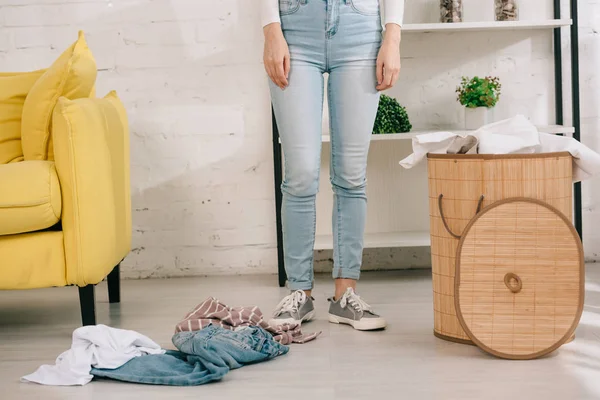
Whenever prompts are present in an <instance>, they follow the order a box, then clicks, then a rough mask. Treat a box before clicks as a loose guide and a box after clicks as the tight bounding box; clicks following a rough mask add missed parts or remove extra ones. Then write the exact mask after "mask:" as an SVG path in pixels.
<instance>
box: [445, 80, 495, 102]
mask: <svg viewBox="0 0 600 400" xmlns="http://www.w3.org/2000/svg"><path fill="white" fill-rule="evenodd" d="M501 89H502V85H501V84H500V78H498V77H491V76H486V77H485V78H480V77H478V76H475V77H473V78H467V77H466V76H463V77H462V80H461V82H460V86H459V87H457V88H456V93H457V94H458V101H459V102H460V104H462V105H463V106H465V107H467V108H477V107H487V108H491V107H494V106H495V105H496V103H498V100H500V91H501Z"/></svg>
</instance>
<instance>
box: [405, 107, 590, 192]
mask: <svg viewBox="0 0 600 400" xmlns="http://www.w3.org/2000/svg"><path fill="white" fill-rule="evenodd" d="M473 137H474V138H475V139H476V141H477V142H478V146H476V147H477V149H476V150H477V151H476V153H479V154H524V153H525V154H526V153H552V152H560V151H567V152H569V153H571V155H572V156H573V182H579V181H582V180H584V179H588V178H591V177H592V176H595V175H598V174H600V154H598V153H596V152H595V151H592V150H591V149H590V148H588V147H587V146H585V145H584V144H582V143H580V142H578V141H577V140H575V139H573V138H570V137H565V136H558V135H551V134H547V133H539V132H538V130H537V128H536V127H535V126H534V125H533V124H532V123H531V122H529V121H528V120H527V118H525V117H524V116H522V115H517V116H516V117H514V118H510V119H507V120H504V121H499V122H495V123H493V124H490V125H486V126H483V127H481V128H480V129H478V130H476V131H474V132H472V133H469V134H466V133H454V132H435V133H427V134H423V135H419V136H416V137H415V138H414V139H413V142H412V145H413V154H411V155H410V156H408V157H406V158H405V159H404V160H402V161H400V165H401V166H402V167H404V168H406V169H410V168H412V167H414V166H415V165H417V164H419V163H420V162H421V161H423V159H425V158H426V157H427V154H428V153H431V154H452V153H454V151H453V149H456V146H457V143H463V142H465V141H468V140H472V138H473ZM459 147H460V146H459ZM474 150H475V149H474V148H471V149H469V151H468V152H466V153H464V154H473V153H475V151H474Z"/></svg>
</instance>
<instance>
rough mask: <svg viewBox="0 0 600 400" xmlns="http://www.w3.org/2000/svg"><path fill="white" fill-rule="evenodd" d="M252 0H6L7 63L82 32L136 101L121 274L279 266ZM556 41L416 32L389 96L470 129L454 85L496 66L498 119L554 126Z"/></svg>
mask: <svg viewBox="0 0 600 400" xmlns="http://www.w3.org/2000/svg"><path fill="white" fill-rule="evenodd" d="M488 1H491V0H488ZM256 3H257V0H0V70H1V71H7V70H31V69H37V68H42V67H45V66H47V65H49V64H50V63H51V62H52V61H53V60H54V59H55V58H56V57H57V56H58V55H59V54H60V52H61V51H62V50H63V49H64V48H66V47H67V46H68V45H69V44H70V43H71V42H73V41H74V40H75V38H76V34H77V30H79V29H83V30H84V31H85V32H86V36H87V38H88V42H89V44H90V47H91V48H92V50H93V52H94V55H95V57H96V60H97V62H98V67H99V69H100V73H99V78H98V94H99V95H102V94H104V93H105V92H107V91H109V90H111V89H116V90H117V91H118V93H119V95H120V96H121V98H122V99H123V101H124V102H125V104H126V106H127V109H128V112H129V115H130V120H131V144H132V165H131V169H132V186H133V208H134V219H133V221H134V247H135V250H134V251H133V252H132V254H131V255H130V256H129V257H128V258H127V260H126V261H125V265H124V271H123V273H124V275H125V276H128V277H135V278H138V277H140V278H144V277H166V276H182V275H203V274H238V273H254V272H274V271H275V270H276V267H275V262H276V251H275V226H274V221H275V215H274V200H273V177H272V156H271V138H270V132H271V131H270V109H269V97H268V90H267V81H266V78H265V74H264V72H263V69H262V64H261V59H262V32H261V29H260V26H259V16H258V7H257V6H256ZM520 3H521V5H522V7H521V10H522V13H521V17H522V19H532V18H546V17H549V16H550V13H551V11H550V10H551V4H552V2H551V0H521V1H520ZM579 3H580V9H581V10H580V11H581V19H582V21H581V30H580V35H581V43H580V44H581V61H582V66H581V73H582V75H581V76H582V95H581V98H582V116H583V118H584V131H583V138H584V140H585V142H586V143H587V144H589V145H590V146H592V147H593V148H595V149H600V143H599V141H600V140H599V139H598V130H599V128H600V111H599V109H600V94H599V93H600V79H599V78H598V73H597V71H599V70H600V34H599V33H598V32H600V2H598V1H597V0H583V1H580V2H579ZM565 4H566V3H565ZM437 12H438V11H437V1H436V0H413V1H411V2H408V10H407V20H408V21H407V22H425V21H432V20H434V19H435V18H437ZM565 12H566V8H565ZM551 50H552V41H551V36H550V33H549V32H545V31H541V32H533V33H531V35H529V34H527V33H523V32H515V33H508V32H505V33H498V32H495V33H481V34H480V33H476V34H458V35H454V36H452V37H448V36H444V35H421V36H419V35H411V36H408V35H406V36H405V38H404V42H403V56H404V60H403V68H404V69H403V76H402V78H401V82H400V84H399V85H398V87H397V88H396V89H394V90H393V91H392V92H391V94H392V95H394V96H396V97H398V98H399V99H401V101H402V102H403V103H404V104H405V105H406V106H407V107H408V110H409V113H410V115H411V118H412V120H413V124H414V125H415V126H416V127H419V126H432V125H434V126H435V125H439V126H448V125H450V126H452V125H454V126H460V124H461V121H462V120H461V118H462V109H461V108H460V106H459V105H457V104H456V102H455V99H454V91H453V89H454V87H455V85H456V83H457V82H458V80H459V77H460V76H461V75H463V74H490V73H491V74H498V75H499V76H500V77H501V78H502V81H503V84H504V92H505V95H504V97H503V99H502V101H501V103H500V105H499V106H498V109H497V114H498V115H497V116H498V117H504V116H509V115H511V114H514V113H515V112H524V113H526V114H527V115H529V116H530V117H531V118H532V120H534V121H535V122H538V123H547V122H549V121H551V120H552V118H553V89H552V84H553V67H552V64H551V61H552V55H551ZM565 51H568V47H566V45H565ZM566 67H568V66H566ZM565 73H566V75H565V78H567V77H568V68H567V69H566V71H565ZM567 98H568V96H567ZM584 192H585V193H584V207H585V213H584V216H585V218H586V224H585V226H586V248H587V256H588V258H590V259H596V258H599V257H600V256H599V253H600V245H599V244H598V243H599V241H598V240H597V239H599V238H600V231H598V230H597V229H594V226H595V225H597V224H598V223H599V222H600V210H599V209H598V203H599V202H600V185H598V183H597V181H596V180H595V181H591V182H588V183H586V184H585V187H584Z"/></svg>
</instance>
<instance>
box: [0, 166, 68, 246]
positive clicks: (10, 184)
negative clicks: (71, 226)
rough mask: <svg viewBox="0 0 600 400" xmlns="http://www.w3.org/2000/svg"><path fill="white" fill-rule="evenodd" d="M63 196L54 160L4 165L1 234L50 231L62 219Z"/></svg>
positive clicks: (0, 188) (1, 169) (1, 172)
mask: <svg viewBox="0 0 600 400" xmlns="http://www.w3.org/2000/svg"><path fill="white" fill-rule="evenodd" d="M60 213H61V197H60V185H59V183H58V175H57V174H56V168H55V167H54V163H53V162H51V161H24V162H19V163H12V164H5V165H0V235H11V234H16V233H24V232H33V231H39V230H41V229H45V228H49V227H51V226H52V225H54V224H56V223H57V222H58V221H59V220H60Z"/></svg>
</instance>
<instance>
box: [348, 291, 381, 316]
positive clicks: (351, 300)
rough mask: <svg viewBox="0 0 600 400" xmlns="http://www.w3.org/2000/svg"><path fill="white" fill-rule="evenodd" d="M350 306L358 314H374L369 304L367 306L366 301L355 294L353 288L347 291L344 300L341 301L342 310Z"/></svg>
mask: <svg viewBox="0 0 600 400" xmlns="http://www.w3.org/2000/svg"><path fill="white" fill-rule="evenodd" d="M348 304H350V306H351V307H352V308H354V310H356V311H358V312H370V313H373V310H372V309H371V306H370V305H369V304H367V302H366V301H364V300H363V299H361V298H360V296H359V295H357V294H356V293H354V290H353V289H352V288H348V289H346V292H345V293H344V295H343V296H342V298H341V300H340V306H342V308H344V307H346V305H348Z"/></svg>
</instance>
